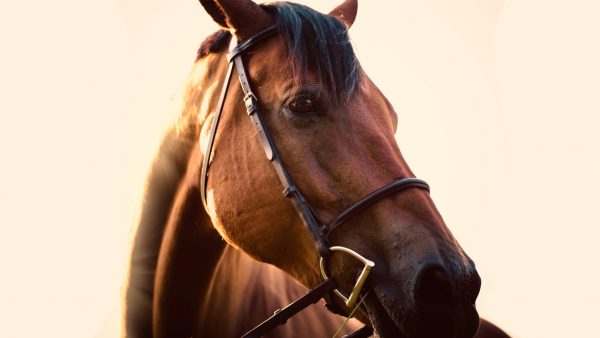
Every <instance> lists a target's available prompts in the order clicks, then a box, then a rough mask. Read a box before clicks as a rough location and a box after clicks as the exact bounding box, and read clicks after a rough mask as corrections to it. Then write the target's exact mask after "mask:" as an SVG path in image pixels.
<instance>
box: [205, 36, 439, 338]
mask: <svg viewBox="0 0 600 338" xmlns="http://www.w3.org/2000/svg"><path fill="white" fill-rule="evenodd" d="M277 31H278V27H277V26H276V25H274V26H271V27H268V28H266V29H264V30H262V31H260V32H258V33H257V34H255V35H254V36H252V37H250V38H249V39H247V40H245V41H244V42H242V43H241V44H239V45H237V44H236V42H235V39H234V38H232V48H231V49H230V53H229V55H228V60H229V68H228V70H227V75H226V77H225V82H224V83H223V88H222V89H221V95H220V98H219V103H218V106H217V111H216V115H215V117H214V120H213V124H212V128H211V130H210V134H209V139H208V144H207V145H206V149H205V152H204V160H203V162H202V173H201V180H200V184H201V187H200V192H201V195H202V203H203V204H204V207H205V208H206V209H207V210H208V208H207V202H206V189H207V182H208V169H209V165H210V161H211V154H212V149H213V144H214V140H215V135H216V132H217V128H218V126H219V121H220V119H221V115H222V113H223V106H224V105H225V99H226V98H227V91H228V88H229V84H230V82H231V78H232V75H233V71H234V68H235V71H236V72H237V75H238V79H239V81H240V84H241V87H242V91H243V93H244V99H243V100H244V105H245V106H246V112H247V113H248V116H249V117H250V119H251V120H252V124H253V125H254V128H255V129H256V132H257V134H258V138H259V140H260V143H261V145H262V147H263V149H264V151H265V154H266V156H267V159H268V160H269V161H270V162H271V163H272V165H273V168H274V169H275V172H276V173H277V176H278V177H279V180H280V181H281V183H282V185H283V195H284V196H285V197H286V198H288V199H290V201H291V202H292V204H293V206H294V208H295V209H296V211H297V212H298V214H299V215H300V218H301V219H302V221H303V223H304V225H305V226H306V228H307V229H308V231H309V233H310V235H311V237H312V239H313V241H314V243H315V246H316V249H317V251H318V253H319V255H320V257H321V258H320V269H321V274H322V275H323V278H324V281H323V282H322V283H321V284H319V285H318V286H317V287H315V288H314V289H312V290H310V291H309V292H308V293H307V294H306V295H305V296H303V297H301V298H300V299H298V300H296V301H295V302H293V303H291V304H290V305H288V306H286V307H285V308H283V309H279V310H277V311H275V314H274V315H273V316H271V317H270V318H269V319H267V320H266V321H264V322H263V323H261V324H260V325H258V326H257V327H255V328H254V329H252V330H250V331H249V332H248V333H246V334H245V335H244V336H243V337H242V338H253V337H261V336H263V335H264V334H266V333H267V332H269V331H271V330H272V329H274V328H275V327H277V326H278V325H282V324H284V323H285V322H286V321H287V320H288V319H289V318H290V317H292V316H293V315H295V314H296V313H298V312H300V311H301V310H303V309H304V308H306V307H308V306H309V305H311V304H313V303H316V302H317V301H319V300H320V299H323V298H324V299H325V301H326V306H327V308H328V309H329V310H330V311H332V312H334V313H336V314H340V315H343V314H345V313H346V312H347V311H346V310H342V309H339V308H338V307H337V306H335V305H334V303H333V302H332V301H331V299H330V295H331V293H332V292H333V293H334V294H335V295H337V296H338V297H340V298H341V299H342V300H343V301H344V303H345V304H346V306H347V307H348V308H350V309H352V308H353V306H354V305H356V304H357V301H358V299H359V295H360V293H361V290H362V288H363V285H364V283H365V281H366V279H367V277H368V275H369V272H370V271H371V269H372V268H373V267H374V266H375V263H374V262H372V261H370V260H369V259H367V258H365V257H363V256H361V255H360V254H358V253H357V252H355V251H354V250H352V249H349V248H346V247H341V246H331V245H330V244H329V240H328V237H329V234H331V232H332V231H334V230H335V229H337V228H338V227H340V226H341V225H342V224H344V223H345V222H346V221H348V220H349V219H351V218H352V217H353V216H354V215H356V214H357V213H359V212H361V211H363V210H364V209H365V208H367V207H368V206H370V205H371V204H373V203H375V202H377V201H379V200H380V199H382V198H384V197H387V196H390V195H392V194H395V193H398V192H400V191H403V190H406V189H408V188H418V189H423V190H427V191H429V185H428V184H427V183H426V182H425V181H423V180H420V179H418V178H400V179H396V180H394V181H392V182H390V183H388V184H387V185H385V186H383V187H381V188H379V189H377V190H375V191H374V192H372V193H370V194H369V195H367V196H365V197H363V198H362V199H361V200H359V201H358V202H356V203H355V204H353V205H352V206H350V207H349V208H348V209H346V210H345V211H344V212H342V213H341V214H339V215H338V216H337V217H336V218H335V219H334V220H333V221H331V222H329V224H326V223H325V222H323V221H322V220H321V219H320V218H319V216H318V214H317V213H316V212H315V210H314V209H313V208H312V207H311V206H310V204H309V203H308V201H307V200H306V198H304V196H303V195H302V193H301V191H300V190H299V189H298V187H297V186H296V184H295V183H294V181H293V180H292V178H291V177H290V175H289V174H288V172H287V170H286V169H285V167H284V165H283V163H282V162H281V158H280V157H279V154H278V153H277V150H276V148H275V145H274V143H273V139H272V138H271V136H270V134H269V131H268V129H267V127H266V125H265V123H264V120H263V117H262V114H261V112H260V109H259V108H260V107H259V103H258V98H257V97H256V95H255V94H254V92H252V88H251V86H250V82H249V79H248V76H247V72H246V68H245V66H244V62H243V59H242V56H243V54H244V52H245V51H246V50H247V49H248V48H250V47H252V46H254V45H255V44H257V43H258V42H260V41H262V40H264V39H265V38H267V37H270V36H272V35H274V34H275V33H276V32H277ZM333 251H339V252H343V253H346V254H349V255H351V256H353V257H354V258H356V259H357V260H359V261H360V262H361V263H362V264H363V269H362V271H361V272H360V274H359V277H358V279H357V281H356V283H355V285H354V288H353V290H352V292H351V294H350V295H349V296H346V295H344V294H343V293H342V292H341V291H339V290H338V289H337V288H336V285H335V282H334V281H333V279H331V278H329V277H328V276H327V260H328V259H329V257H330V256H331V254H332V252H333ZM372 332H373V329H372V328H370V327H367V326H365V327H363V328H362V329H359V330H358V331H356V332H354V333H352V334H350V335H348V336H346V337H354V338H357V337H369V336H371V334H372Z"/></svg>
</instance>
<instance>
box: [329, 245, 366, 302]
mask: <svg viewBox="0 0 600 338" xmlns="http://www.w3.org/2000/svg"><path fill="white" fill-rule="evenodd" d="M329 250H331V251H341V252H345V253H347V254H349V255H351V256H353V257H354V258H356V259H358V260H359V261H360V262H361V263H362V264H363V265H364V267H363V269H362V271H361V272H360V275H359V276H358V278H357V279H356V283H354V289H352V292H351V293H350V296H348V297H346V295H344V294H343V293H342V292H341V291H340V290H338V289H334V290H333V292H334V293H335V294H336V295H338V296H339V297H340V298H341V299H342V300H343V301H344V303H345V304H346V306H347V307H349V308H352V307H353V306H354V304H356V301H357V300H358V296H359V295H360V291H361V290H362V287H363V285H364V284H365V281H366V280H367V277H368V276H369V273H370V272H371V269H373V267H374V266H375V262H373V261H371V260H369V259H367V258H365V257H363V256H361V255H360V254H359V253H358V252H356V251H354V250H352V249H348V248H346V247H343V246H332V247H331V248H329ZM319 265H320V267H321V275H322V276H323V278H325V279H326V280H327V279H329V277H328V276H327V272H326V268H325V259H324V258H323V257H321V260H320V262H319Z"/></svg>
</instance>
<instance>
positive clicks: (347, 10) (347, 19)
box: [329, 0, 358, 28]
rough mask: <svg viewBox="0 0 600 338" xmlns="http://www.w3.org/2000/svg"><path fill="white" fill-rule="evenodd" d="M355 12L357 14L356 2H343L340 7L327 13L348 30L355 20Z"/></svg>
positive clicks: (351, 0)
mask: <svg viewBox="0 0 600 338" xmlns="http://www.w3.org/2000/svg"><path fill="white" fill-rule="evenodd" d="M356 12H358V0H345V1H344V2H343V3H342V4H341V5H339V6H337V7H336V8H334V9H333V10H332V11H331V12H329V15H331V16H333V17H335V18H336V19H338V20H340V21H341V22H343V23H344V24H345V25H346V27H348V28H350V26H352V24H353V23H354V20H355V19H356Z"/></svg>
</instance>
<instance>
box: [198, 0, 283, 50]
mask: <svg viewBox="0 0 600 338" xmlns="http://www.w3.org/2000/svg"><path fill="white" fill-rule="evenodd" d="M200 3H201V4H202V6H203V7H204V9H205V10H206V11H207V12H208V14H210V16H211V17H212V18H213V20H215V22H216V23H218V24H219V25H221V27H223V28H226V29H229V30H230V31H232V33H233V34H234V35H235V36H236V37H238V39H240V40H243V39H245V38H248V37H250V36H252V35H254V34H255V33H257V32H259V31H260V30H262V29H264V28H266V27H268V26H269V25H271V24H272V23H273V22H272V21H273V20H272V18H271V16H270V15H269V14H267V12H266V11H265V10H264V9H262V8H261V7H260V6H258V5H257V4H256V3H254V2H253V1H251V0H200Z"/></svg>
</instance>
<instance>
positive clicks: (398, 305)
mask: <svg viewBox="0 0 600 338" xmlns="http://www.w3.org/2000/svg"><path fill="white" fill-rule="evenodd" d="M201 2H202V3H203V5H204V6H205V8H206V9H207V11H208V12H209V13H210V14H211V15H212V16H213V18H214V19H215V21H217V22H218V23H219V24H221V25H222V26H223V27H224V28H228V29H230V31H231V32H232V33H233V37H234V38H237V39H241V40H243V39H244V38H248V37H249V36H252V35H253V33H255V32H256V31H257V30H259V29H261V28H264V27H265V26H266V25H270V24H271V23H273V22H274V21H275V22H277V23H278V24H280V25H283V29H282V34H281V35H280V36H278V37H275V38H271V39H269V40H268V41H265V42H264V43H261V46H260V48H254V49H253V50H252V52H251V53H248V55H246V57H245V59H244V60H245V62H246V63H247V64H248V67H249V68H248V71H249V76H250V79H251V81H252V84H253V85H254V86H255V88H254V89H255V90H256V92H257V94H258V96H259V97H260V102H261V105H262V106H263V108H264V109H265V110H266V111H267V112H269V114H268V115H267V116H266V120H267V121H266V123H267V124H268V125H269V126H270V129H271V130H272V131H273V138H274V141H275V144H276V146H277V147H278V149H279V150H280V152H281V153H282V154H283V155H284V156H283V157H282V160H283V161H284V162H285V163H286V166H287V167H288V169H289V171H290V175H291V176H292V177H293V178H294V180H295V181H296V182H297V183H298V185H299V187H300V188H301V189H302V190H303V193H304V194H305V195H306V196H307V198H308V199H309V200H310V201H311V204H312V205H314V206H315V208H316V209H317V211H318V212H319V214H321V215H322V216H323V217H324V218H327V219H331V218H332V217H333V216H335V215H336V213H338V212H339V211H340V210H343V209H344V208H345V207H347V206H348V205H349V204H352V202H353V201H356V200H357V199H359V198H360V197H361V196H364V195H365V194H366V193H368V192H370V191H372V190H374V188H376V187H380V186H382V185H383V184H385V183H387V182H389V181H390V179H393V178H398V177H411V176H413V174H412V172H411V171H410V169H409V168H408V165H407V164H406V162H405V161H404V159H403V158H402V155H401V154H400V151H399V150H398V146H397V144H396V142H395V138H394V132H395V126H396V122H397V121H396V115H395V113H394V111H393V109H392V107H391V106H390V104H389V102H388V101H387V100H386V99H385V97H384V96H383V95H382V94H381V92H379V90H378V89H377V88H376V87H375V85H374V84H373V83H372V82H371V81H370V80H369V78H368V76H366V74H364V72H363V71H362V69H360V68H355V67H358V64H357V63H356V60H355V57H354V54H353V53H352V50H351V47H349V45H348V44H347V36H345V34H346V26H347V27H349V26H350V25H351V24H352V21H354V17H355V15H356V12H355V10H356V2H355V1H352V0H347V1H346V2H345V3H344V4H342V5H341V6H340V7H338V8H336V9H335V10H334V11H333V12H332V15H335V17H336V18H338V19H340V20H341V21H342V22H344V23H345V24H346V26H344V25H343V24H341V23H340V22H338V21H337V20H336V19H334V18H333V17H331V16H326V15H321V14H318V13H316V12H313V11H312V10H309V9H307V8H305V7H301V6H297V5H291V4H280V5H274V6H271V7H265V8H266V9H265V8H261V7H258V6H256V5H254V4H253V3H252V2H250V1H233V0H232V1H217V2H213V1H201ZM348 11H350V12H348ZM352 11H353V12H352ZM290 18H291V19H290ZM298 20H300V23H298V22H296V21H298ZM311 29H312V31H311ZM321 34H325V35H324V36H321ZM315 38H317V39H319V40H324V41H321V44H320V45H319V46H318V48H320V49H321V50H318V51H314V50H313V51H311V50H310V49H311V48H314V46H310V45H308V44H307V43H308V42H309V41H310V39H315ZM226 40H227V37H226V35H224V33H217V34H215V35H213V36H211V37H210V38H209V40H208V41H207V42H205V43H204V44H203V45H202V46H201V48H200V50H199V52H198V60H197V61H196V64H195V66H194V69H193V70H192V73H191V75H190V78H189V82H188V87H187V89H186V92H185V93H184V108H183V110H182V113H181V118H180V120H179V121H178V123H179V125H178V126H177V127H174V128H172V129H170V130H169V132H168V133H167V135H166V137H165V138H164V141H163V144H162V146H161V148H160V150H159V153H158V155H157V157H156V160H155V163H154V164H153V167H152V169H151V174H150V176H149V179H148V185H147V190H146V196H145V200H144V204H143V209H142V217H141V219H140V223H139V226H138V230H137V235H136V239H135V243H134V248H133V252H132V260H131V269H130V275H129V285H128V287H127V289H126V290H127V291H126V305H127V308H126V312H125V313H126V316H125V333H126V334H127V336H128V337H151V336H153V335H154V336H156V337H189V336H191V335H193V336H198V337H236V336H238V335H240V334H241V333H243V332H244V331H245V330H247V329H249V328H251V326H252V325H254V324H257V323H258V322H259V321H261V320H262V319H264V318H265V317H266V316H267V314H268V312H269V311H272V310H273V309H275V308H277V307H281V306H283V305H285V304H286V302H289V301H290V300H291V299H292V297H294V296H296V295H298V294H299V293H300V292H301V291H300V290H301V287H300V286H298V285H296V284H294V283H295V282H293V281H292V280H291V279H290V278H289V277H286V276H284V275H283V274H282V272H280V270H275V268H274V267H270V266H265V265H264V264H263V263H258V262H255V261H252V260H251V259H250V258H249V257H248V256H247V255H246V254H248V255H249V256H251V257H253V258H255V259H257V260H259V261H262V262H266V263H271V264H273V265H274V266H276V267H278V268H279V269H281V270H283V271H285V272H286V273H287V274H288V275H289V276H291V277H292V278H293V279H295V280H296V281H298V282H300V283H301V284H303V285H304V286H308V287H311V286H314V285H316V284H317V283H318V282H319V281H320V278H321V277H320V273H319V271H318V264H317V258H318V256H317V254H316V252H315V249H314V246H313V243H312V241H311V240H310V238H309V236H308V234H307V232H306V229H304V227H303V225H302V223H301V222H300V220H299V219H298V216H297V215H296V214H295V212H294V210H293V209H292V208H291V205H290V204H289V203H288V202H287V201H286V200H285V199H284V198H283V197H281V192H280V188H279V186H278V181H277V178H276V176H275V173H274V172H273V171H272V169H271V168H270V165H269V163H268V161H266V160H265V159H264V154H263V152H262V149H261V147H260V144H258V142H257V140H256V136H255V135H254V131H253V129H252V126H251V125H250V124H249V121H248V120H247V117H246V116H245V112H244V110H243V105H241V96H242V95H241V90H240V88H239V86H237V84H236V83H234V82H232V83H231V84H230V86H229V97H230V98H229V99H228V100H227V101H226V106H225V112H226V114H224V116H223V121H222V128H221V130H220V132H219V133H218V134H217V138H216V141H215V151H214V156H213V165H212V167H211V173H210V177H209V178H210V179H209V187H208V193H209V194H208V208H207V209H208V212H207V211H205V210H204V208H202V203H201V201H200V192H199V173H200V167H201V165H202V163H201V162H202V158H203V155H204V154H202V153H201V151H200V149H205V147H204V144H203V143H204V142H206V137H207V133H208V130H209V129H210V125H211V123H212V115H213V112H214V110H215V105H216V101H217V96H218V94H219V93H218V88H220V87H221V86H222V84H223V81H224V80H223V76H224V73H225V71H226V69H227V61H226V58H225V54H226V51H225V50H224V48H223V47H224V45H225V43H224V42H225V41H226ZM329 44H333V45H329ZM322 49H327V50H326V51H325V50H322ZM340 57H341V58H342V59H339V58H340ZM336 60H337V61H338V62H336ZM302 95H304V96H306V97H309V98H310V102H311V104H313V101H314V102H316V103H314V104H313V106H310V107H311V109H313V110H314V112H313V111H310V114H299V113H297V112H295V111H294V110H293V109H291V108H290V107H291V105H290V102H293V101H294V100H297V99H298V98H299V97H300V98H302ZM223 239H224V240H225V241H223ZM332 241H335V242H336V243H339V244H341V245H344V246H348V247H351V248H354V249H356V250H357V251H360V252H362V253H363V254H365V255H366V256H368V257H369V258H372V259H373V260H375V261H377V268H376V269H374V272H373V277H372V278H371V279H370V280H369V282H370V288H371V289H372V292H371V293H370V295H369V297H367V299H366V302H365V304H366V306H365V307H364V308H360V309H359V311H358V312H357V318H358V319H359V320H361V321H363V322H365V323H369V322H370V323H372V325H374V326H375V329H376V330H377V332H378V334H379V335H381V336H384V337H392V336H406V337H413V336H414V337H417V336H418V337H440V338H443V337H446V336H447V337H451V336H452V337H454V336H456V337H461V338H462V337H471V336H472V335H473V333H474V332H475V330H476V329H477V322H476V320H477V319H478V317H477V313H476V311H475V310H474V305H473V304H474V301H475V298H476V296H477V293H478V287H479V284H478V282H479V279H478V276H477V274H476V271H475V269H474V266H473V263H472V261H471V260H470V259H469V258H468V257H467V256H466V254H465V253H464V252H463V251H462V249H461V248H460V246H459V245H458V243H457V242H456V240H455V239H454V237H453V236H452V234H451V233H450V231H449V230H448V229H447V227H446V226H445V224H444V222H443V220H442V218H441V216H440V215H439V213H438V212H437V210H436V209H435V206H434V204H433V202H432V201H431V198H430V197H429V195H428V194H427V193H425V192H423V191H416V190H415V191H406V192H403V193H402V195H401V196H400V195H398V196H393V197H391V198H389V199H387V200H383V201H380V202H378V203H377V205H375V206H373V207H371V208H370V209H369V210H368V211H366V212H364V213H363V214H361V215H359V216H358V217H356V219H353V220H352V221H351V222H349V223H348V226H347V227H346V228H344V231H340V232H337V233H335V235H334V236H333V237H332ZM236 249H241V250H243V251H244V252H245V253H246V254H243V253H241V251H239V250H236ZM354 263H355V262H353V261H351V260H348V259H346V258H345V257H339V256H334V257H333V259H332V261H331V273H332V275H334V276H336V279H337V281H338V284H339V285H341V287H347V286H348V285H351V283H352V281H353V278H354V276H353V274H354V271H355V264H354ZM274 286H278V288H277V291H276V292H275V291H273V289H272V287H274ZM440 290H441V291H440ZM275 294H276V295H278V296H277V297H274V295H275ZM316 317H318V318H320V319H319V320H316ZM340 321H341V319H340V318H339V317H334V316H333V315H332V314H329V313H327V312H324V311H323V309H322V308H321V307H313V308H310V309H309V310H307V312H305V313H304V314H302V315H301V316H300V317H297V318H293V319H292V320H291V323H289V324H288V325H286V326H284V327H283V328H280V329H279V331H276V332H273V336H286V337H287V336H294V337H297V336H302V337H318V336H326V335H329V334H331V333H332V332H333V330H334V328H335V326H336V325H338V324H339V323H340ZM307 323H310V324H307ZM483 323H484V324H485V325H486V327H487V325H488V324H487V323H486V322H483ZM482 332H483V331H482ZM494 332H496V334H499V331H494ZM488 337H493V336H491V335H490V336H488ZM498 337H501V335H498Z"/></svg>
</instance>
